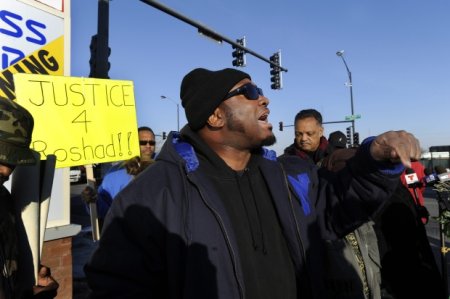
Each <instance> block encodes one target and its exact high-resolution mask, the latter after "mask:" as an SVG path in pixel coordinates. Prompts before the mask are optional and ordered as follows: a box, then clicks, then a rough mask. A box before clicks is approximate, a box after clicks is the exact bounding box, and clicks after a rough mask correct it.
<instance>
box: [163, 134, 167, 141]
mask: <svg viewBox="0 0 450 299" xmlns="http://www.w3.org/2000/svg"><path fill="white" fill-rule="evenodd" d="M166 138H167V135H166V132H162V139H163V140H165V139H166Z"/></svg>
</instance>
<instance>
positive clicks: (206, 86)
mask: <svg viewBox="0 0 450 299" xmlns="http://www.w3.org/2000/svg"><path fill="white" fill-rule="evenodd" d="M245 78H248V79H250V80H251V78H250V75H249V74H247V73H244V72H241V71H238V70H236V69H231V68H227V69H223V70H219V71H210V70H207V69H203V68H197V69H194V70H193V71H191V72H189V73H188V74H187V75H186V76H184V78H183V81H182V82H181V89H180V98H181V104H182V105H183V107H184V110H185V113H186V118H187V121H188V124H189V126H190V127H191V129H192V130H194V131H197V130H199V129H201V128H202V127H203V126H204V125H205V124H206V121H207V120H208V117H209V116H210V115H211V114H213V112H214V110H215V109H216V108H217V107H218V106H219V105H220V103H221V102H222V101H223V98H224V97H225V96H226V95H227V94H228V92H229V91H230V89H231V88H232V87H233V86H234V85H236V83H238V82H239V81H241V80H242V79H245Z"/></svg>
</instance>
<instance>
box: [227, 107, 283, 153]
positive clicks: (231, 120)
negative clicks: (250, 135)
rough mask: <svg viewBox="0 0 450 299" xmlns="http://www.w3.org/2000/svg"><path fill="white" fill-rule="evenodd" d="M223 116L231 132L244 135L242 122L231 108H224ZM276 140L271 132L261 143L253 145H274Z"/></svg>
mask: <svg viewBox="0 0 450 299" xmlns="http://www.w3.org/2000/svg"><path fill="white" fill-rule="evenodd" d="M225 116H226V118H227V128H228V130H230V131H233V132H239V133H242V134H243V135H246V131H245V128H244V124H243V123H242V122H241V121H238V120H237V119H236V118H235V117H234V114H233V112H232V111H231V109H229V108H228V107H227V108H226V109H225ZM276 142H277V138H276V137H275V135H274V134H273V133H272V135H271V136H268V137H267V138H265V139H263V140H262V141H261V143H260V144H259V145H257V146H255V147H261V146H270V145H274V144H275V143H276Z"/></svg>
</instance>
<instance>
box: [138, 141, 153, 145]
mask: <svg viewBox="0 0 450 299" xmlns="http://www.w3.org/2000/svg"><path fill="white" fill-rule="evenodd" d="M147 144H150V145H155V144H156V142H155V140H139V145H147Z"/></svg>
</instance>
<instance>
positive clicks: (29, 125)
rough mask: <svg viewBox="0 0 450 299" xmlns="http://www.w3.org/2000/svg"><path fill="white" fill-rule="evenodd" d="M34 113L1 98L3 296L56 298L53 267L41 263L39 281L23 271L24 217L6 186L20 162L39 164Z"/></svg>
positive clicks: (0, 278)
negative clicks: (34, 148) (34, 144)
mask: <svg viewBox="0 0 450 299" xmlns="http://www.w3.org/2000/svg"><path fill="white" fill-rule="evenodd" d="M33 126H34V120H33V117H32V115H31V114H30V113H29V112H28V111H27V110H26V109H24V108H23V107H21V106H19V105H18V104H16V103H15V102H13V101H10V100H8V99H4V98H0V183H1V186H0V298H1V299H3V298H5V299H9V298H18V299H22V298H54V297H55V296H56V291H57V289H58V287H59V285H58V283H57V282H56V281H55V279H54V278H53V277H52V276H51V274H50V269H49V268H47V267H45V266H41V268H40V270H39V274H38V281H37V282H36V285H35V286H33V282H31V283H28V282H26V280H25V279H24V277H27V276H29V275H26V273H24V272H23V271H22V270H23V269H24V268H25V267H23V265H22V264H23V262H24V258H23V256H24V255H26V253H25V252H24V251H23V250H22V249H21V248H20V246H18V242H19V240H20V239H22V238H23V236H20V235H19V231H23V230H20V229H19V227H20V225H21V218H20V216H19V215H17V213H16V212H15V207H14V201H13V200H12V197H11V193H10V192H9V191H8V189H6V187H5V186H4V185H3V184H4V183H5V182H6V181H8V179H9V176H10V175H11V173H12V172H13V171H14V168H15V167H16V166H17V165H31V164H34V163H36V159H35V157H34V155H33V152H32V151H31V149H30V148H29V146H30V142H31V135H32V132H33Z"/></svg>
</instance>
